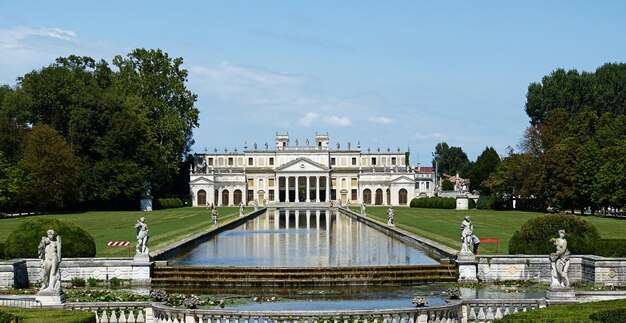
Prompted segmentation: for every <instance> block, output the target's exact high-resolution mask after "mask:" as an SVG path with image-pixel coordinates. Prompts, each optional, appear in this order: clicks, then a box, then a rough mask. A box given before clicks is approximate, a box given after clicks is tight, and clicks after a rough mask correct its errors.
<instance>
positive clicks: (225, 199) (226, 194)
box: [222, 190, 229, 206]
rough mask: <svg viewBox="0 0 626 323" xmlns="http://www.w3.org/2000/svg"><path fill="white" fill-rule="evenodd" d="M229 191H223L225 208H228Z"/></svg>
mask: <svg viewBox="0 0 626 323" xmlns="http://www.w3.org/2000/svg"><path fill="white" fill-rule="evenodd" d="M228 193H229V192H228V190H223V191H222V205H223V206H228Z"/></svg>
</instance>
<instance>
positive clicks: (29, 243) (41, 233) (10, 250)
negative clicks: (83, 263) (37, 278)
mask: <svg viewBox="0 0 626 323" xmlns="http://www.w3.org/2000/svg"><path fill="white" fill-rule="evenodd" d="M49 229H53V230H54V233H55V239H56V237H58V236H61V237H62V247H61V256H62V257H64V258H75V257H94V256H95V255H96V244H95V242H94V240H93V237H92V236H91V234H89V232H87V231H85V229H83V228H81V227H80V226H78V225H76V224H74V223H72V222H68V221H61V220H57V219H34V220H29V221H25V222H24V223H22V224H20V225H19V226H18V227H17V228H15V230H13V232H11V234H9V237H8V238H7V240H6V242H5V247H4V250H5V253H6V257H7V258H9V259H10V258H37V257H38V255H37V253H38V250H37V246H38V245H39V242H40V241H41V237H45V236H46V235H47V231H48V230H49Z"/></svg>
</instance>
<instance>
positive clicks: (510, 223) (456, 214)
mask: <svg viewBox="0 0 626 323" xmlns="http://www.w3.org/2000/svg"><path fill="white" fill-rule="evenodd" d="M352 210H353V211H355V212H359V210H358V207H353V208H352ZM394 211H395V217H394V221H395V224H396V226H397V227H398V228H401V229H403V230H406V231H409V232H412V233H415V234H417V235H419V236H422V237H425V238H428V239H431V240H434V241H437V242H439V243H442V244H444V245H447V246H450V247H452V248H455V249H457V248H460V238H461V228H460V227H461V221H462V220H463V217H464V216H465V215H469V216H470V218H471V220H472V223H473V224H474V233H475V234H476V235H477V236H478V237H479V238H486V237H488V238H493V237H498V238H500V241H501V243H500V249H501V251H502V254H508V251H509V240H510V239H511V236H513V233H514V232H515V230H517V228H519V227H520V226H521V225H522V224H523V223H524V222H526V221H528V220H529V219H532V218H534V217H536V216H539V215H541V213H534V212H520V211H492V210H476V209H474V210H468V211H460V210H443V209H423V208H399V207H397V208H394ZM367 215H368V216H369V217H371V218H374V219H376V220H379V221H381V222H385V223H386V222H387V207H369V208H367ZM585 219H586V220H588V221H590V222H591V223H593V224H594V225H595V226H596V228H597V229H598V232H599V233H600V236H601V237H602V238H605V239H621V238H623V237H624V232H625V231H626V220H625V219H616V218H605V217H596V216H587V217H585ZM555 236H556V232H555ZM495 251H496V247H495V245H494V244H481V245H480V253H481V254H495Z"/></svg>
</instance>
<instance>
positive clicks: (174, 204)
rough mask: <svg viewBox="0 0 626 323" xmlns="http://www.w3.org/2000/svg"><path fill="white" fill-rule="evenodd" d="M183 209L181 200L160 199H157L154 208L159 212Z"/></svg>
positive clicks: (173, 198)
mask: <svg viewBox="0 0 626 323" xmlns="http://www.w3.org/2000/svg"><path fill="white" fill-rule="evenodd" d="M178 207H183V201H181V200H180V199H179V198H175V197H172V198H160V199H156V201H155V204H154V208H155V209H158V210H163V209H171V208H178Z"/></svg>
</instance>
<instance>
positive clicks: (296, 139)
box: [296, 138, 298, 146]
mask: <svg viewBox="0 0 626 323" xmlns="http://www.w3.org/2000/svg"><path fill="white" fill-rule="evenodd" d="M296 146H298V138H296Z"/></svg>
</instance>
